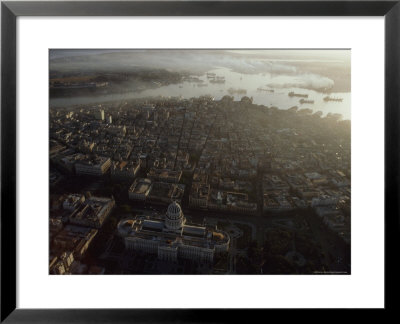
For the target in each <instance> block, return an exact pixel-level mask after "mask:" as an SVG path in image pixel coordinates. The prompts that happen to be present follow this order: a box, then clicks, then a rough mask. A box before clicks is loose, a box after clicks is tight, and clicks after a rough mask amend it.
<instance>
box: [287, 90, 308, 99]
mask: <svg viewBox="0 0 400 324" xmlns="http://www.w3.org/2000/svg"><path fill="white" fill-rule="evenodd" d="M288 96H289V97H301V98H308V94H302V93H294V92H293V91H292V92H289V93H288Z"/></svg>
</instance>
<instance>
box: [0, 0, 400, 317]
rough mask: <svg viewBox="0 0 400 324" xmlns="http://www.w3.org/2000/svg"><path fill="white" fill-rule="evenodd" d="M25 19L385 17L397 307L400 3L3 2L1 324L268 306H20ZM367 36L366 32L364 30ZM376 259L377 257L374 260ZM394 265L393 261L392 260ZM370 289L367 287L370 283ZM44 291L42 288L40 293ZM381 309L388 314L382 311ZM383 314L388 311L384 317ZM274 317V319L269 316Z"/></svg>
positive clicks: (391, 277)
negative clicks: (21, 33) (20, 86)
mask: <svg viewBox="0 0 400 324" xmlns="http://www.w3.org/2000/svg"><path fill="white" fill-rule="evenodd" d="M19 16H384V17H385V310H395V309H396V306H397V305H396V298H395V295H396V292H397V289H396V288H397V287H398V282H399V280H398V274H397V268H396V267H395V266H394V262H395V260H396V259H398V249H397V247H398V237H399V235H398V234H399V229H400V226H399V202H398V198H399V186H398V183H399V155H400V150H399V149H400V147H399V130H398V129H399V126H400V124H399V117H400V116H399V103H400V78H399V74H400V65H399V61H400V3H399V0H396V1H247V2H246V1H151V2H149V1H147V2H145V1H132V2H131V1H128V2H112V1H101V2H98V1H90V2H85V1H82V2H80V1H79V2H76V1H73V2H60V1H46V2H44V1H38V2H36V1H33V2H32V1H29V2H28V1H17V2H13V1H4V2H3V1H2V3H1V322H3V321H4V322H6V323H31V322H36V323H89V322H90V323H97V322H101V323H128V322H129V323H131V322H135V323H143V322H146V323H147V322H179V323H181V322H182V323H194V322H196V323H197V322H213V323H215V322H234V321H236V320H237V319H238V318H239V317H238V315H239V314H240V315H245V316H248V320H250V321H252V320H251V318H253V319H255V318H258V316H261V317H260V318H262V317H263V316H265V310H244V309H242V310H238V309H236V310H227V309H217V310H215V309H214V310H213V311H211V310H207V311H205V310H204V309H203V310H194V309H191V310H189V309H147V310H146V309H99V310H94V309H79V310H77V309H51V310H50V309H17V308H16V299H17V294H16V241H17V233H16V189H17V187H16V179H17V175H16V162H17V160H16V127H17V125H16V36H17V30H16V19H17V17H19ZM360 36H362V35H360ZM371 262H373V260H371ZM392 263H393V264H392ZM366 289H367V288H366ZM38 294H40V292H38ZM379 314H381V312H379ZM379 316H380V315H379ZM265 320H267V319H265Z"/></svg>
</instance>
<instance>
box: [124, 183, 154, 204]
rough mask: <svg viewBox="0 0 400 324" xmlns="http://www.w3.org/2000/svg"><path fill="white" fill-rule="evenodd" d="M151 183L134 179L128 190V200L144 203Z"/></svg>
mask: <svg viewBox="0 0 400 324" xmlns="http://www.w3.org/2000/svg"><path fill="white" fill-rule="evenodd" d="M151 183H152V181H151V180H150V179H145V178H139V179H136V180H135V181H134V182H133V184H132V185H131V186H130V188H129V190H128V195H129V199H131V200H140V201H145V200H146V198H147V195H148V194H149V192H150V189H151Z"/></svg>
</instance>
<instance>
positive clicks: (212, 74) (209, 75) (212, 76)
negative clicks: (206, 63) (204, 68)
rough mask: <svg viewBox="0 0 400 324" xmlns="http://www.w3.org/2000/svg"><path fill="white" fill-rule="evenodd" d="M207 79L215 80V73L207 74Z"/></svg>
mask: <svg viewBox="0 0 400 324" xmlns="http://www.w3.org/2000/svg"><path fill="white" fill-rule="evenodd" d="M207 78H209V79H211V78H215V73H210V72H209V73H207Z"/></svg>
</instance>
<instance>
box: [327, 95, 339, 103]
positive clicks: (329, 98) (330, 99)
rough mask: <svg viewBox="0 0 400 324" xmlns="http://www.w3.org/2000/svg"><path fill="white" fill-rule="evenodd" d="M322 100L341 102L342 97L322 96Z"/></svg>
mask: <svg viewBox="0 0 400 324" xmlns="http://www.w3.org/2000/svg"><path fill="white" fill-rule="evenodd" d="M324 101H336V102H342V101H343V98H333V97H329V96H326V97H325V98H324Z"/></svg>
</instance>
